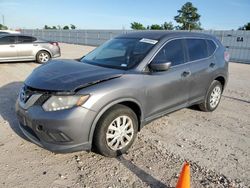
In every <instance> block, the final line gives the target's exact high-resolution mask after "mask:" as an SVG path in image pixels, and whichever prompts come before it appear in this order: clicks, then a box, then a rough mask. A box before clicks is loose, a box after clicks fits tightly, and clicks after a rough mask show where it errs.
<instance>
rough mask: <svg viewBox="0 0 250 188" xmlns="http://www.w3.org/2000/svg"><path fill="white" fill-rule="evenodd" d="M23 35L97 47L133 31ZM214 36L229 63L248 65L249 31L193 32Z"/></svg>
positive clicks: (37, 31) (35, 31)
mask: <svg viewBox="0 0 250 188" xmlns="http://www.w3.org/2000/svg"><path fill="white" fill-rule="evenodd" d="M21 32H22V33H23V34H26V35H32V36H35V37H38V38H41V39H45V40H51V41H58V42H63V43H70V44H81V45H90V46H99V45H100V44H102V43H104V42H105V41H107V40H109V39H111V38H113V37H115V36H117V35H120V34H125V33H128V32H133V30H44V29H24V30H22V31H21ZM195 32H202V33H207V34H212V35H215V36H216V37H217V38H218V39H219V40H220V41H221V42H222V44H223V45H224V46H225V47H226V48H227V49H228V51H229V53H230V61H234V62H241V63H250V31H218V30H202V31H195Z"/></svg>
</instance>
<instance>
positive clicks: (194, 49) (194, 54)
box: [186, 39, 208, 61]
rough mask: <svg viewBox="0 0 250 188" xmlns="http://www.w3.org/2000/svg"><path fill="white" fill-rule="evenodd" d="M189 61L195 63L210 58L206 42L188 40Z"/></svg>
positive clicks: (202, 40)
mask: <svg viewBox="0 0 250 188" xmlns="http://www.w3.org/2000/svg"><path fill="white" fill-rule="evenodd" d="M186 44H187V50H188V54H189V61H195V60H199V59H203V58H206V57H208V50H207V44H206V40H204V39H186Z"/></svg>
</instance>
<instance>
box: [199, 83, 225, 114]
mask: <svg viewBox="0 0 250 188" xmlns="http://www.w3.org/2000/svg"><path fill="white" fill-rule="evenodd" d="M221 95H222V85H221V83H220V82H219V81H217V80H214V81H213V82H212V84H211V85H210V87H209V89H208V92H207V95H206V98H205V100H204V102H203V103H201V104H199V108H200V109H201V110H202V111H205V112H212V111H214V110H215V109H216V108H217V107H218V105H219V103H220V99H221Z"/></svg>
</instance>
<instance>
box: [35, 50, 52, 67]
mask: <svg viewBox="0 0 250 188" xmlns="http://www.w3.org/2000/svg"><path fill="white" fill-rule="evenodd" d="M50 58H51V57H50V54H49V53H48V52H46V51H39V52H38V53H37V55H36V61H37V63H41V64H42V63H47V62H48V61H49V60H50Z"/></svg>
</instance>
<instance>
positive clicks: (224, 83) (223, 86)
mask: <svg viewBox="0 0 250 188" xmlns="http://www.w3.org/2000/svg"><path fill="white" fill-rule="evenodd" d="M214 80H217V81H219V82H220V83H221V85H222V90H224V88H225V86H226V79H225V77H224V76H222V75H218V76H217V77H215V79H214Z"/></svg>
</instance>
